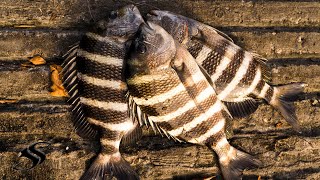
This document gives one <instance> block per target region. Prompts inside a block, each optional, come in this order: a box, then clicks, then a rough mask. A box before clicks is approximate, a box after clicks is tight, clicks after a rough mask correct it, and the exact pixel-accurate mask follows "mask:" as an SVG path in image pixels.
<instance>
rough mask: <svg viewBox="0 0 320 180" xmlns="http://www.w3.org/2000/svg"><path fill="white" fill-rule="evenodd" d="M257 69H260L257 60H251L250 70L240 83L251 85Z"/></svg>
mask: <svg viewBox="0 0 320 180" xmlns="http://www.w3.org/2000/svg"><path fill="white" fill-rule="evenodd" d="M257 70H258V66H257V63H256V62H255V61H250V64H249V67H248V70H247V72H246V74H245V75H244V77H243V78H242V79H241V81H240V84H245V85H251V84H252V82H253V80H254V78H255V76H256V74H257ZM260 78H261V77H260Z"/></svg>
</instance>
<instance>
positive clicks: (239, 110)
mask: <svg viewBox="0 0 320 180" xmlns="http://www.w3.org/2000/svg"><path fill="white" fill-rule="evenodd" d="M223 103H224V104H225V105H226V106H227V109H228V110H229V112H230V114H231V115H232V116H233V117H237V118H242V117H245V116H248V115H250V114H251V113H253V112H254V111H256V110H257V108H258V102H257V101H256V100H255V99H253V98H247V99H245V100H243V101H239V102H228V101H223Z"/></svg>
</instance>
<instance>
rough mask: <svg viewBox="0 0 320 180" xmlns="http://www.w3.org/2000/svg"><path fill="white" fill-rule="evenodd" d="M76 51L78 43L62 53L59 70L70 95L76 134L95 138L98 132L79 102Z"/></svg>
mask: <svg viewBox="0 0 320 180" xmlns="http://www.w3.org/2000/svg"><path fill="white" fill-rule="evenodd" d="M77 51H78V45H75V46H73V47H72V48H71V49H70V50H69V51H68V53H67V54H65V55H64V57H65V60H64V62H63V63H62V68H63V69H62V71H61V73H62V84H63V86H64V87H65V89H66V90H67V92H68V94H69V95H70V98H69V100H68V103H70V106H71V118H72V122H73V125H74V128H75V130H76V132H77V134H78V135H79V136H81V137H82V138H86V139H97V138H98V136H99V132H98V130H97V129H96V128H95V127H94V126H93V125H91V124H90V123H89V122H88V121H87V119H86V117H85V115H84V112H83V107H82V104H81V103H80V98H79V97H80V94H79V91H78V86H77V84H78V81H79V79H78V76H77V74H78V73H77V68H76V59H77Z"/></svg>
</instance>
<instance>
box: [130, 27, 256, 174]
mask: <svg viewBox="0 0 320 180" xmlns="http://www.w3.org/2000/svg"><path fill="white" fill-rule="evenodd" d="M130 54H131V56H130V59H129V60H128V61H127V66H128V68H127V70H128V72H127V85H128V89H129V92H130V94H131V96H132V97H133V100H134V102H135V103H137V105H138V106H139V107H140V108H141V111H142V112H143V113H145V114H147V116H148V120H149V121H151V122H152V123H154V124H155V126H156V127H157V129H158V130H159V131H161V132H162V133H164V134H166V135H167V136H169V137H172V138H174V139H177V140H180V141H186V142H190V143H194V144H200V145H207V146H208V147H210V148H211V149H213V150H214V151H215V152H216V154H217V155H218V158H219V164H220V167H221V171H222V174H223V176H224V178H225V179H240V178H241V173H242V171H243V169H245V168H253V167H257V166H258V165H260V162H259V161H258V160H255V159H254V158H253V157H252V156H251V155H249V154H246V153H244V152H242V151H239V150H237V149H235V148H234V147H232V146H231V145H230V144H229V142H228V141H227V138H226V135H225V131H224V129H225V124H226V120H227V119H228V118H230V116H229V115H228V113H227V111H226V110H225V107H224V105H223V103H221V101H220V100H219V99H217V95H216V93H215V91H214V89H213V88H212V86H211V85H210V84H209V82H208V81H207V79H206V77H205V76H204V75H203V74H202V72H201V70H200V69H199V67H198V66H197V64H196V62H195V60H194V58H193V57H192V56H191V54H189V52H188V51H187V50H186V49H185V48H184V47H182V46H181V45H180V44H179V43H175V40H174V39H173V38H172V36H171V35H169V34H168V33H167V32H166V31H165V30H164V29H163V28H162V27H160V26H158V25H156V24H153V23H151V22H147V24H142V25H141V29H140V30H139V34H138V37H137V39H136V40H135V42H134V47H133V50H132V51H131V52H130Z"/></svg>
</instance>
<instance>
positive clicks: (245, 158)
mask: <svg viewBox="0 0 320 180" xmlns="http://www.w3.org/2000/svg"><path fill="white" fill-rule="evenodd" d="M230 149H232V150H233V155H230V154H228V156H227V157H219V162H220V169H221V171H222V175H223V177H224V179H226V180H231V179H232V180H236V179H242V178H241V177H242V172H243V170H245V169H252V168H257V167H259V166H261V164H262V163H261V162H260V161H259V160H257V159H255V158H254V157H253V156H251V155H249V154H247V153H245V152H242V151H239V150H237V149H235V148H233V147H230Z"/></svg>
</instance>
